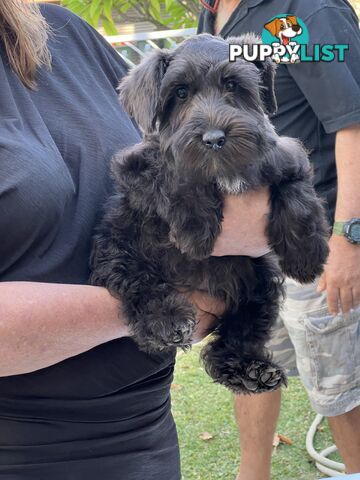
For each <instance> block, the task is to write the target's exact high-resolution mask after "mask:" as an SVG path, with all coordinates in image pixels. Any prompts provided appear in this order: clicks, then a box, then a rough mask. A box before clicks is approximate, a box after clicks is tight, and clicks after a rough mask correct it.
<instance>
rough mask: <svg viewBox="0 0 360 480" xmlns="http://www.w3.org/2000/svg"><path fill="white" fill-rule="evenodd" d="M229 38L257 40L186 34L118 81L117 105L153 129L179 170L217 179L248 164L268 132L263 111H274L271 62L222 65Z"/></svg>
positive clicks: (230, 178)
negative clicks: (177, 42)
mask: <svg viewBox="0 0 360 480" xmlns="http://www.w3.org/2000/svg"><path fill="white" fill-rule="evenodd" d="M229 43H236V44H254V43H259V39H257V37H255V36H253V35H245V36H242V37H239V38H231V39H228V41H225V40H223V39H221V38H220V37H213V36H211V35H207V34H204V35H199V36H196V37H192V38H191V39H188V40H185V41H184V42H183V43H181V44H180V45H179V46H178V47H177V48H176V49H175V50H174V51H171V52H170V51H166V50H165V51H164V50H162V51H155V52H153V53H152V54H151V55H150V57H148V59H147V60H145V61H144V62H143V63H142V64H140V65H139V66H138V67H136V68H135V69H133V70H132V72H131V73H130V75H129V76H128V77H127V78H126V79H125V80H124V81H123V82H122V84H121V99H122V101H123V104H124V106H125V108H126V109H127V110H128V112H129V113H130V114H131V115H133V116H134V118H135V119H136V121H137V122H138V123H139V125H140V126H141V128H142V129H143V130H144V131H145V132H146V133H149V132H157V133H159V137H160V146H161V148H162V149H163V151H164V152H165V153H166V152H167V153H169V154H170V155H167V158H169V157H170V158H172V159H173V160H174V162H175V164H176V166H177V168H178V169H179V170H180V171H179V173H180V174H181V171H183V173H185V170H187V172H188V173H191V172H192V173H193V174H194V175H201V176H206V178H207V179H209V178H210V179H215V180H218V181H219V180H220V182H222V183H231V182H236V180H237V179H238V178H239V174H241V172H242V171H244V170H246V168H248V167H249V166H251V165H253V164H254V163H256V160H257V158H258V157H259V156H260V155H261V152H262V151H263V149H265V148H266V147H267V145H266V142H267V139H268V137H269V139H270V138H273V134H271V132H273V129H272V127H271V124H270V123H269V121H268V118H267V115H266V114H267V113H273V112H274V111H275V110H276V101H275V96H274V73H275V65H274V64H273V62H272V61H271V60H270V59H268V60H266V61H265V62H254V63H252V62H248V61H245V60H243V59H238V60H237V61H236V62H234V63H230V62H229ZM268 131H269V132H270V135H269V136H267V135H266V132H268ZM269 141H270V140H269Z"/></svg>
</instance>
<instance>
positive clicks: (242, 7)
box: [204, 0, 268, 38]
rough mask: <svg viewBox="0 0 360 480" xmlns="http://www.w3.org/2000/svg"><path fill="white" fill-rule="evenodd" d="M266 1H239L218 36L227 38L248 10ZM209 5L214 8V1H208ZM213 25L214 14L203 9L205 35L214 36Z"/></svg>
mask: <svg viewBox="0 0 360 480" xmlns="http://www.w3.org/2000/svg"><path fill="white" fill-rule="evenodd" d="M266 1H268V0H241V2H240V3H239V5H238V6H237V7H236V8H235V10H234V11H233V13H232V14H231V16H230V18H229V20H228V21H227V22H226V24H225V25H224V26H223V28H222V30H221V32H220V33H219V35H220V36H221V37H224V38H225V37H228V36H229V34H230V33H231V31H232V30H233V28H234V27H235V26H236V25H237V24H238V23H239V22H241V20H243V19H244V18H245V17H246V15H247V14H248V11H249V9H250V8H253V7H256V6H257V5H260V3H264V2H266ZM209 3H210V4H211V6H212V7H213V6H214V3H215V2H214V0H210V1H209ZM214 23H215V14H214V13H212V12H211V11H210V10H208V9H205V11H204V31H205V32H206V33H211V34H214Z"/></svg>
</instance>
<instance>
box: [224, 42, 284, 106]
mask: <svg viewBox="0 0 360 480" xmlns="http://www.w3.org/2000/svg"><path fill="white" fill-rule="evenodd" d="M226 41H227V42H228V43H229V44H232V43H234V44H236V45H255V44H261V43H262V41H261V38H260V37H258V36H257V35H255V34H254V33H246V34H245V35H241V36H240V37H229V38H227V39H226ZM252 63H253V64H254V65H255V66H256V67H257V68H258V70H259V72H260V77H261V86H262V87H263V88H262V92H261V98H262V101H263V106H264V109H265V111H266V113H268V114H269V115H272V114H273V113H275V112H276V110H277V103H276V96H275V86H274V84H275V72H276V64H275V63H274V62H273V60H272V59H271V58H266V59H265V60H264V61H263V62H261V61H258V60H254V61H253V62H252Z"/></svg>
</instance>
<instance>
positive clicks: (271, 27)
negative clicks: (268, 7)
mask: <svg viewBox="0 0 360 480" xmlns="http://www.w3.org/2000/svg"><path fill="white" fill-rule="evenodd" d="M278 22H279V20H278V19H277V18H275V19H274V20H272V21H271V22H268V23H265V25H264V28H265V29H266V30H267V31H268V32H270V33H271V35H272V36H273V37H276V34H277V32H278V30H279V26H278Z"/></svg>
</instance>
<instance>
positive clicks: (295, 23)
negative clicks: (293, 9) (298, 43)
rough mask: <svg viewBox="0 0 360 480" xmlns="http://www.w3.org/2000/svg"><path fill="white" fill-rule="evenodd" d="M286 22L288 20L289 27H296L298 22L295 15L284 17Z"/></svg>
mask: <svg viewBox="0 0 360 480" xmlns="http://www.w3.org/2000/svg"><path fill="white" fill-rule="evenodd" d="M286 20H289V22H290V23H291V25H297V24H298V21H297V18H296V16H295V15H288V16H287V17H286Z"/></svg>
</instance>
